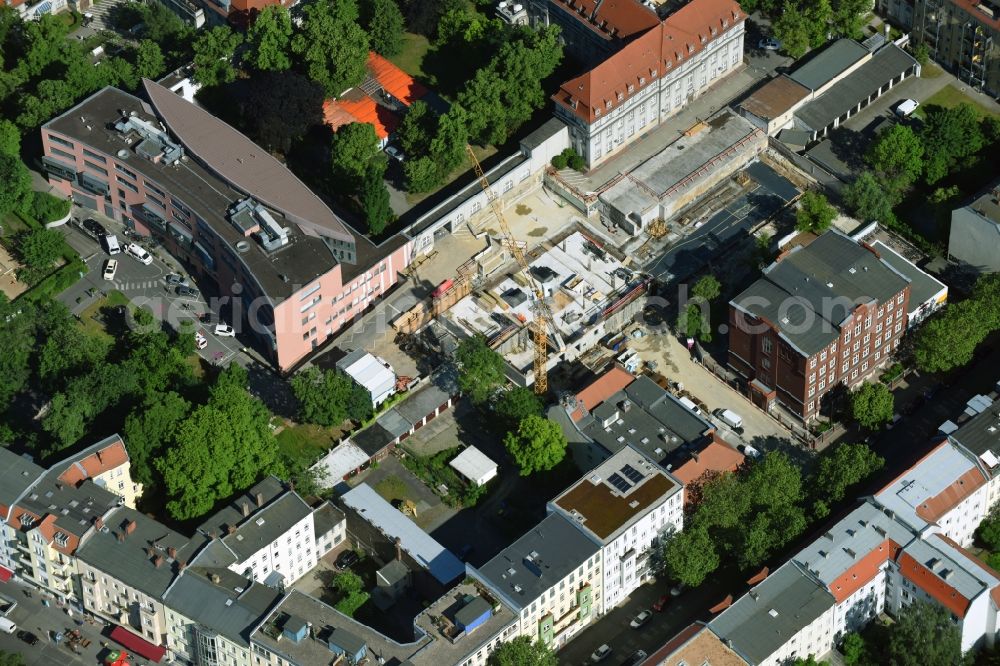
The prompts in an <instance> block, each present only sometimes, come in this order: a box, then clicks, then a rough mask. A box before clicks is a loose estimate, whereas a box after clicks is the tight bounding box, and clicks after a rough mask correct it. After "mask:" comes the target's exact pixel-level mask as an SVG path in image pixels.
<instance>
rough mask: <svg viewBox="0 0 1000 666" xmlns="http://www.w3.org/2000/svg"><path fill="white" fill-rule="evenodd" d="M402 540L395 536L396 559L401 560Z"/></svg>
mask: <svg viewBox="0 0 1000 666" xmlns="http://www.w3.org/2000/svg"><path fill="white" fill-rule="evenodd" d="M402 544H403V540H402V539H400V538H399V537H396V561H397V562H401V561H402V560H403V545H402Z"/></svg>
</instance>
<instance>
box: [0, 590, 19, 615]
mask: <svg viewBox="0 0 1000 666" xmlns="http://www.w3.org/2000/svg"><path fill="white" fill-rule="evenodd" d="M15 608H17V602H16V601H15V600H14V599H11V598H10V597H8V596H7V595H6V594H0V616H6V615H10V613H11V611H13V610H14V609H15Z"/></svg>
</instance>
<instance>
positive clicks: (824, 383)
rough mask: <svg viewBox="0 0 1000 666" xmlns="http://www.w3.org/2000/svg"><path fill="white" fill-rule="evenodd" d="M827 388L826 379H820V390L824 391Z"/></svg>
mask: <svg viewBox="0 0 1000 666" xmlns="http://www.w3.org/2000/svg"><path fill="white" fill-rule="evenodd" d="M825 388H826V380H825V379H821V380H819V390H820V391H822V390H823V389H825Z"/></svg>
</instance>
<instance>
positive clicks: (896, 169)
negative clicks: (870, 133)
mask: <svg viewBox="0 0 1000 666" xmlns="http://www.w3.org/2000/svg"><path fill="white" fill-rule="evenodd" d="M865 160H866V161H867V162H868V164H869V165H870V166H871V167H872V170H873V171H874V172H875V176H876V178H877V179H878V181H879V182H880V183H881V184H882V185H883V187H885V188H886V189H887V190H888V191H889V193H890V195H891V196H898V195H899V194H900V193H902V192H905V191H906V190H907V189H909V187H910V185H912V184H913V183H914V181H916V179H917V177H918V176H919V175H920V174H921V173H922V172H923V170H924V147H923V145H922V144H921V142H920V139H919V138H918V137H917V135H916V134H914V133H913V130H912V129H910V127H909V125H900V124H895V125H893V126H892V127H890V128H889V129H887V130H886V131H884V132H882V134H880V135H879V137H878V139H876V140H875V142H874V143H873V144H872V145H871V148H869V150H868V153H867V154H866V155H865Z"/></svg>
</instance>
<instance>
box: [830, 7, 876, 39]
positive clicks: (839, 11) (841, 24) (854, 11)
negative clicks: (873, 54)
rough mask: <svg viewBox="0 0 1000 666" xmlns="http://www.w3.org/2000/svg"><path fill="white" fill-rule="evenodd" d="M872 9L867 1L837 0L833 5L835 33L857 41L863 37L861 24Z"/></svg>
mask: <svg viewBox="0 0 1000 666" xmlns="http://www.w3.org/2000/svg"><path fill="white" fill-rule="evenodd" d="M870 9H871V7H870V6H869V5H868V2H867V0H835V2H834V4H833V16H832V18H833V25H832V26H831V27H832V28H833V33H834V34H836V35H840V36H842V37H848V38H850V39H856V38H858V37H860V36H861V24H862V23H863V22H864V18H865V15H866V14H867V13H868V11H869V10H870Z"/></svg>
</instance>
